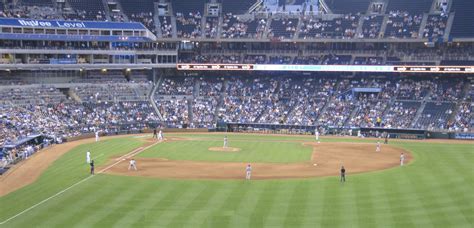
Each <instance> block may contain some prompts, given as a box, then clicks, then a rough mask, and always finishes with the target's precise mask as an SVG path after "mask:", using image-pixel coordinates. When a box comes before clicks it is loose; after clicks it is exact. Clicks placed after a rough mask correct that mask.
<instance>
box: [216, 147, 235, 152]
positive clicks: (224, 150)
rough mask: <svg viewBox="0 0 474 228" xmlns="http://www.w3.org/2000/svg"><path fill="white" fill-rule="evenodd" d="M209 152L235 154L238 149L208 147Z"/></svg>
mask: <svg viewBox="0 0 474 228" xmlns="http://www.w3.org/2000/svg"><path fill="white" fill-rule="evenodd" d="M209 150H210V151H219V152H237V151H240V148H235V147H225V148H224V147H209Z"/></svg>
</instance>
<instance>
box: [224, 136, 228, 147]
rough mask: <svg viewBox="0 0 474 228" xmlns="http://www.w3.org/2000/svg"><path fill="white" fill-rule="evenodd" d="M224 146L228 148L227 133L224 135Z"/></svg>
mask: <svg viewBox="0 0 474 228" xmlns="http://www.w3.org/2000/svg"><path fill="white" fill-rule="evenodd" d="M224 148H227V135H226V136H224Z"/></svg>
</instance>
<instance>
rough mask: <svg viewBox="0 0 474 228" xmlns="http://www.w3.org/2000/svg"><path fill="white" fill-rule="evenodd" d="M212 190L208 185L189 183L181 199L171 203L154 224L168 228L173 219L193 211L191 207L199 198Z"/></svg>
mask: <svg viewBox="0 0 474 228" xmlns="http://www.w3.org/2000/svg"><path fill="white" fill-rule="evenodd" d="M209 189H211V188H210V187H209V186H208V185H207V186H206V185H205V184H202V183H193V182H189V183H188V186H187V189H186V191H184V192H182V194H180V197H176V198H175V199H174V200H172V201H170V203H169V204H168V205H167V207H166V208H163V210H162V211H161V212H160V215H159V219H156V220H155V222H154V223H153V226H155V227H167V226H168V224H170V223H172V222H174V220H173V218H176V217H177V216H178V215H179V214H180V213H182V212H187V211H188V210H191V211H192V210H193V209H192V208H190V207H189V205H190V204H192V203H193V201H194V200H195V199H197V198H199V196H204V195H205V194H206V190H209Z"/></svg>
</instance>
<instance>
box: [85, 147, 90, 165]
mask: <svg viewBox="0 0 474 228" xmlns="http://www.w3.org/2000/svg"><path fill="white" fill-rule="evenodd" d="M86 163H87V164H89V163H91V152H90V151H89V150H87V152H86Z"/></svg>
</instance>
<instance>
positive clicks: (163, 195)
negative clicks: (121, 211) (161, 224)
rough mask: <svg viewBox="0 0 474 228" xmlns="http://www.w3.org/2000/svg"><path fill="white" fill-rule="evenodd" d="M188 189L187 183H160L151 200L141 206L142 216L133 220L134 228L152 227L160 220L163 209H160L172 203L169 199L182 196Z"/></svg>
mask: <svg viewBox="0 0 474 228" xmlns="http://www.w3.org/2000/svg"><path fill="white" fill-rule="evenodd" d="M186 188H187V184H186V183H182V182H180V183H172V182H168V181H166V182H161V181H160V182H159V184H158V189H157V191H156V192H154V194H153V195H152V197H151V198H149V199H148V200H147V201H146V202H143V203H142V205H140V215H139V216H137V217H135V218H133V221H132V227H146V226H152V225H153V223H154V222H155V221H156V220H158V219H159V215H160V214H161V212H162V211H163V209H161V208H159V207H160V206H161V205H163V204H165V202H170V201H169V200H168V198H170V197H173V195H175V194H177V195H180V194H182V192H183V191H185V190H186Z"/></svg>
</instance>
